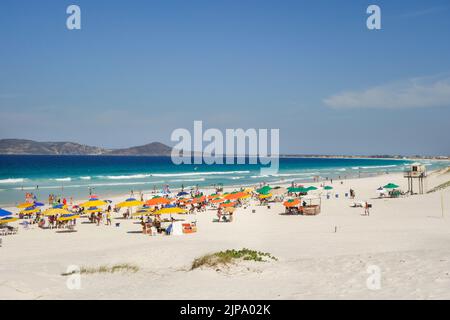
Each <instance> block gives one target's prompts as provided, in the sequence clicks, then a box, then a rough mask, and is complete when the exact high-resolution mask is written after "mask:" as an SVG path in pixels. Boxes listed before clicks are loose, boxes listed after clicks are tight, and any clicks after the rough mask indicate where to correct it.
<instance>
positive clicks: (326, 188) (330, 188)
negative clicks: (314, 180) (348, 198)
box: [323, 186, 333, 190]
mask: <svg viewBox="0 0 450 320" xmlns="http://www.w3.org/2000/svg"><path fill="white" fill-rule="evenodd" d="M323 190H333V187H332V186H325V187H323Z"/></svg>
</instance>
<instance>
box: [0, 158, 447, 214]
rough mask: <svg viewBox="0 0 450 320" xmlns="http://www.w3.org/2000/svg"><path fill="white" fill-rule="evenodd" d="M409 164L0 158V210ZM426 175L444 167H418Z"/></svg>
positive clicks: (331, 175) (362, 172)
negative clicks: (30, 199) (29, 202)
mask: <svg viewBox="0 0 450 320" xmlns="http://www.w3.org/2000/svg"><path fill="white" fill-rule="evenodd" d="M408 163H409V161H407V160H385V159H317V158H281V159H280V170H279V172H278V174H275V175H271V176H261V175H260V166H259V165H250V164H233V165H206V164H201V165H174V164H173V163H172V161H171V159H170V157H135V156H132V157H125V156H124V157H109V156H13V155H11V156H9V155H8V156H7V155H5V156H0V206H7V205H13V204H16V203H17V202H20V201H23V199H24V195H25V193H26V192H33V193H34V194H36V195H37V197H38V199H39V200H41V201H46V199H47V197H48V195H49V194H50V193H52V194H56V195H58V196H63V197H67V198H70V197H73V198H74V199H85V198H87V197H88V196H89V192H90V191H91V192H93V193H95V194H98V195H99V196H100V197H102V198H106V197H108V196H112V195H119V194H125V193H130V192H131V190H133V191H134V192H140V191H143V192H150V191H152V190H161V189H162V187H163V186H164V185H166V184H168V185H169V186H170V187H171V188H172V189H179V188H181V187H182V186H183V187H185V188H190V187H195V186H199V187H200V188H201V187H211V186H214V185H215V184H219V183H222V184H223V185H225V186H227V185H257V184H259V183H261V182H268V183H281V182H292V181H296V182H302V181H304V182H308V181H311V180H312V179H313V177H314V176H320V177H322V178H326V177H328V178H335V179H336V178H338V177H339V176H340V177H341V178H344V177H347V178H350V177H355V176H367V175H375V174H380V173H383V172H396V171H402V170H403V169H404V167H405V165H407V164H408ZM424 163H425V164H426V165H427V166H428V169H429V170H432V169H437V168H440V167H443V166H446V165H448V163H447V162H438V161H436V162H435V161H433V162H431V161H429V162H424Z"/></svg>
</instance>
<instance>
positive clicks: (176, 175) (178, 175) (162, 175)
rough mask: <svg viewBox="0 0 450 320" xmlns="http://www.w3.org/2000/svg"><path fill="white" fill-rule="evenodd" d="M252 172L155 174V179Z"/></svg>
mask: <svg viewBox="0 0 450 320" xmlns="http://www.w3.org/2000/svg"><path fill="white" fill-rule="evenodd" d="M243 173H250V171H209V172H183V173H155V174H153V175H152V176H154V177H185V176H209V175H227V174H243Z"/></svg>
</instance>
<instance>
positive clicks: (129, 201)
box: [116, 198, 144, 208]
mask: <svg viewBox="0 0 450 320" xmlns="http://www.w3.org/2000/svg"><path fill="white" fill-rule="evenodd" d="M143 204H144V202H142V201H138V200H136V199H134V198H129V199H127V200H125V201H123V202H120V203H118V204H117V205H116V207H118V208H130V207H138V206H142V205H143Z"/></svg>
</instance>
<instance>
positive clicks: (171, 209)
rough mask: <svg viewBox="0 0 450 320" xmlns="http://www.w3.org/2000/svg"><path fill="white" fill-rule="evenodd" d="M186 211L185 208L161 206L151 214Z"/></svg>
mask: <svg viewBox="0 0 450 320" xmlns="http://www.w3.org/2000/svg"><path fill="white" fill-rule="evenodd" d="M186 212H188V211H187V210H185V209H182V208H178V207H173V208H162V209H160V210H158V211H156V212H154V213H153V214H174V213H186Z"/></svg>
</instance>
